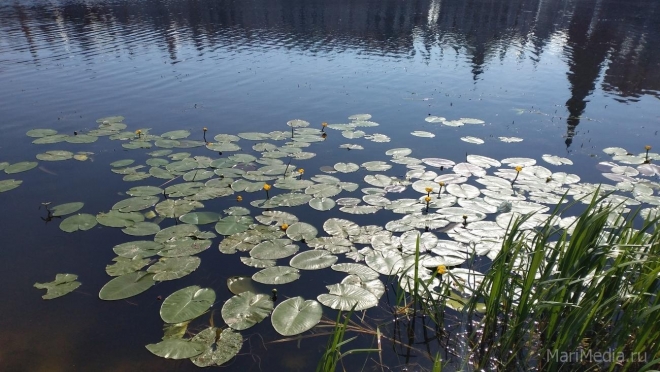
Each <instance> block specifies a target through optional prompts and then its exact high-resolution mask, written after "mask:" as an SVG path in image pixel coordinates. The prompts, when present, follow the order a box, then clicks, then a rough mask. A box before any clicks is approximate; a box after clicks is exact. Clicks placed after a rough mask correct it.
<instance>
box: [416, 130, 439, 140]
mask: <svg viewBox="0 0 660 372" xmlns="http://www.w3.org/2000/svg"><path fill="white" fill-rule="evenodd" d="M410 134H412V135H413V136H415V137H424V138H433V137H435V134H433V133H431V132H424V131H421V130H416V131H413V132H411V133H410Z"/></svg>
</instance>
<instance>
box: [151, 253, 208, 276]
mask: <svg viewBox="0 0 660 372" xmlns="http://www.w3.org/2000/svg"><path fill="white" fill-rule="evenodd" d="M201 261H202V260H201V259H200V258H199V257H195V256H184V257H164V258H161V259H160V261H158V262H156V263H155V264H153V265H151V266H149V268H148V269H147V272H149V273H152V274H154V276H153V280H156V281H159V282H160V281H165V280H174V279H179V278H182V277H184V276H186V275H188V274H190V273H192V272H193V271H195V270H196V269H197V268H198V267H199V264H200V262H201Z"/></svg>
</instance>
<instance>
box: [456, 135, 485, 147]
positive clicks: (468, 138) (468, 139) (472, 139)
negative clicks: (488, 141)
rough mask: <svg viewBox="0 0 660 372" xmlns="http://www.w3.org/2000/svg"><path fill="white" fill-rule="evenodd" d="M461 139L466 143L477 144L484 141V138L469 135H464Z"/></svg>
mask: <svg viewBox="0 0 660 372" xmlns="http://www.w3.org/2000/svg"><path fill="white" fill-rule="evenodd" d="M461 141H463V142H467V143H474V144H477V145H481V144H483V143H484V140H482V139H481V138H478V137H471V136H466V137H461Z"/></svg>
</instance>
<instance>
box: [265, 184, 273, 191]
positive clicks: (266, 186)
mask: <svg viewBox="0 0 660 372" xmlns="http://www.w3.org/2000/svg"><path fill="white" fill-rule="evenodd" d="M270 187H271V186H270V185H269V184H267V183H264V190H266V191H268V190H270Z"/></svg>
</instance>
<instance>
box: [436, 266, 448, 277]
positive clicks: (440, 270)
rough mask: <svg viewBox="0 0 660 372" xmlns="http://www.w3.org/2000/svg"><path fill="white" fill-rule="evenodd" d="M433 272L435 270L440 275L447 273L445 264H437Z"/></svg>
mask: <svg viewBox="0 0 660 372" xmlns="http://www.w3.org/2000/svg"><path fill="white" fill-rule="evenodd" d="M435 272H437V273H438V274H440V275H443V274H447V266H445V265H440V266H438V268H437V269H435Z"/></svg>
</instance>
